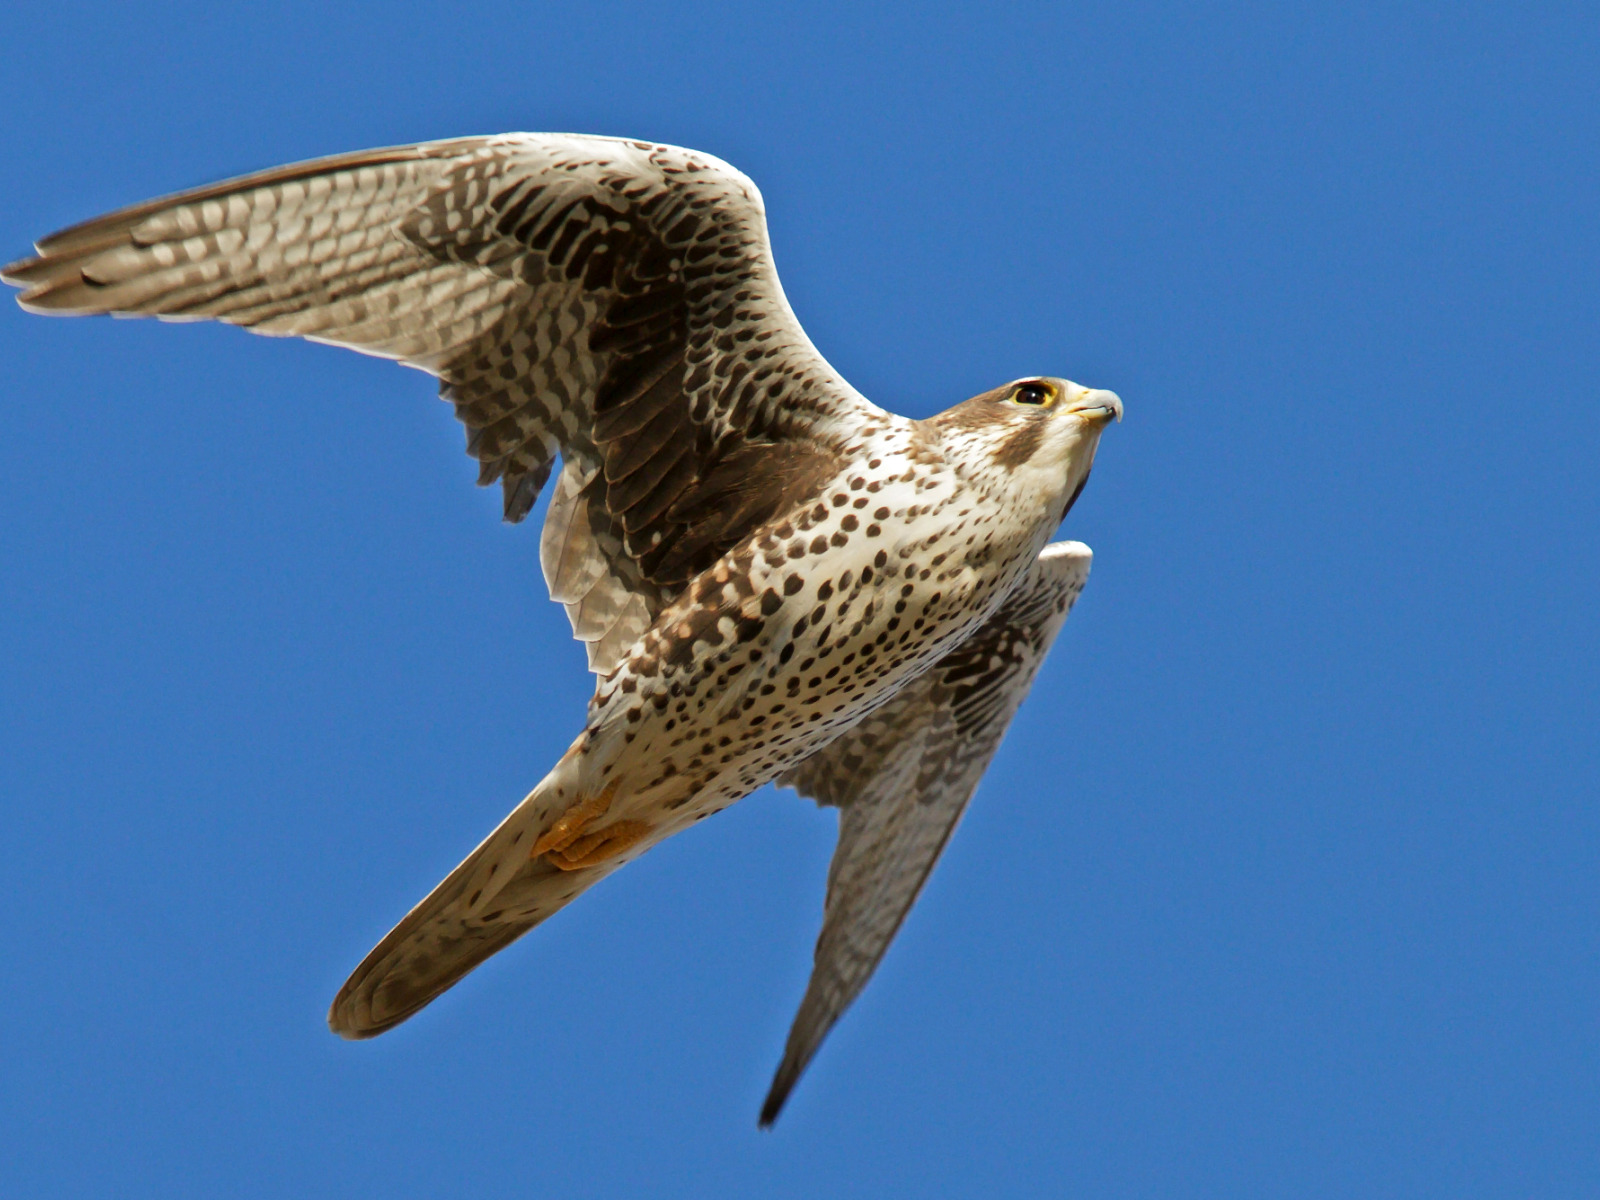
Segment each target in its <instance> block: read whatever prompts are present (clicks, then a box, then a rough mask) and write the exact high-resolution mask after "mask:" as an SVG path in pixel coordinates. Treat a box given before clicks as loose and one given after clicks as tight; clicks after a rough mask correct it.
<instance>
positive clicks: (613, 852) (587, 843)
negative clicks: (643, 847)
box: [545, 821, 651, 871]
mask: <svg viewBox="0 0 1600 1200" xmlns="http://www.w3.org/2000/svg"><path fill="white" fill-rule="evenodd" d="M650 830H651V826H649V825H646V824H645V823H644V822H643V821H618V822H617V823H616V824H615V825H607V826H606V827H605V828H604V829H602V830H600V832H598V833H591V834H587V835H585V836H584V837H581V838H578V839H577V840H576V841H574V842H573V843H571V844H570V845H568V846H563V847H562V848H561V849H559V850H550V851H547V852H546V853H545V858H546V859H548V860H549V862H550V865H551V866H553V867H558V868H560V869H561V870H563V871H581V870H583V868H584V867H592V866H594V865H596V864H597V863H603V862H605V860H606V859H608V858H615V857H616V856H617V855H619V854H621V853H622V852H623V851H624V850H626V849H627V848H628V847H629V846H631V845H633V844H634V843H635V842H637V841H639V840H640V839H641V838H643V837H645V836H646V835H647V834H648V833H649V832H650Z"/></svg>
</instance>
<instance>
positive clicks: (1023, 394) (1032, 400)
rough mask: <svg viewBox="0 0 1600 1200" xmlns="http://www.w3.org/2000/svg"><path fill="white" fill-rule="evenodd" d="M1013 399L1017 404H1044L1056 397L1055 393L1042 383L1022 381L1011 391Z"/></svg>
mask: <svg viewBox="0 0 1600 1200" xmlns="http://www.w3.org/2000/svg"><path fill="white" fill-rule="evenodd" d="M1011 399H1012V401H1013V402H1014V403H1017V404H1033V405H1044V404H1049V403H1050V401H1052V400H1054V399H1055V393H1054V392H1053V391H1051V389H1050V388H1049V387H1047V386H1046V385H1045V384H1042V383H1021V384H1018V385H1017V390H1016V391H1014V392H1012V393H1011Z"/></svg>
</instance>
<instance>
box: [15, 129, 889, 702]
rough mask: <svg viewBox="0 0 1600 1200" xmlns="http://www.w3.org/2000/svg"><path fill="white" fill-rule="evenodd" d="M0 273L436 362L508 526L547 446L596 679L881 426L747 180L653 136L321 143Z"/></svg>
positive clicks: (117, 302) (63, 293) (138, 306)
mask: <svg viewBox="0 0 1600 1200" xmlns="http://www.w3.org/2000/svg"><path fill="white" fill-rule="evenodd" d="M0 276H3V278H4V280H5V281H6V282H7V283H11V284H14V285H16V286H19V287H21V288H23V289H24V291H23V293H22V295H21V297H20V298H19V299H20V303H21V304H22V305H23V307H25V308H28V309H30V310H32V311H35V312H46V313H115V314H118V315H122V316H140V315H146V316H156V317H161V318H164V319H168V320H203V319H214V320H219V321H225V322H228V323H230V324H234V325H242V326H244V327H246V328H248V329H251V330H253V331H255V332H257V333H264V334H271V335H277V336H298V337H305V338H310V339H312V340H315V341H323V342H331V343H334V344H336V345H340V346H348V347H350V348H352V349H355V350H359V351H362V352H363V353H367V354H375V355H380V356H383V357H387V358H394V359H399V360H400V361H402V362H404V363H407V364H408V365H411V366H414V367H419V368H422V369H424V370H426V371H430V372H432V373H433V374H435V375H437V376H439V378H440V379H441V381H442V387H441V393H442V394H443V396H444V397H445V398H446V399H448V400H450V401H451V402H452V403H453V404H454V405H455V409H456V414H457V416H458V417H460V419H461V421H462V423H463V424H464V425H466V427H467V449H468V451H469V452H470V453H471V454H472V455H474V456H475V457H476V458H477V459H478V461H479V464H480V472H479V482H480V483H485V484H487V483H490V482H493V481H495V480H499V481H500V483H501V485H502V487H503V489H504V493H505V514H506V518H507V519H508V520H511V521H517V520H520V519H521V518H522V517H523V516H525V515H526V514H527V512H528V510H529V509H530V508H531V507H532V505H533V502H534V500H535V499H536V498H537V497H538V494H539V491H540V489H541V488H542V487H543V485H544V482H545V480H546V479H547V478H548V476H549V474H550V471H551V467H552V465H553V461H554V459H555V456H556V455H557V454H558V453H559V454H560V455H561V457H562V461H563V469H562V474H561V478H560V481H559V484H558V488H557V491H556V493H555V496H554V498H553V501H552V504H551V508H550V512H549V515H548V517H547V519H546V524H545V529H544V533H543V537H542V538H541V546H540V555H541V560H542V562H543V566H544V570H545V578H546V581H547V582H548V583H549V586H550V592H551V596H552V598H553V599H555V600H557V601H560V602H561V603H563V604H565V605H566V606H567V613H568V616H569V617H570V618H571V620H572V624H573V632H574V634H575V636H577V637H578V638H579V639H581V640H583V641H585V642H586V643H588V646H589V655H590V666H591V667H592V668H593V669H594V670H596V671H600V672H605V671H608V670H610V669H611V668H612V667H613V666H615V665H616V663H617V662H618V661H620V659H621V657H622V654H623V652H624V651H625V650H626V649H627V647H628V646H629V645H631V644H632V642H633V641H634V640H635V639H636V638H637V637H638V635H639V634H640V633H642V632H643V631H644V630H645V629H646V628H647V627H648V626H649V624H650V622H651V621H652V620H653V619H654V616H655V614H656V612H657V611H658V610H659V609H660V607H661V606H662V605H663V604H664V603H665V602H666V601H667V600H669V599H670V598H671V597H672V596H674V595H676V594H677V593H678V592H679V591H680V590H681V588H682V586H683V584H684V583H685V582H686V581H687V580H688V579H690V578H692V577H693V576H694V575H695V574H697V573H698V572H699V571H700V570H702V569H704V567H705V566H707V565H709V564H710V563H711V562H714V561H715V560H716V558H717V557H718V556H719V555H720V554H721V553H723V552H724V551H725V550H726V549H728V548H729V547H731V546H732V545H733V544H735V543H736V542H737V541H738V540H739V539H740V538H741V537H742V536H743V535H744V534H745V533H746V532H748V531H749V530H750V529H752V528H754V527H755V526H756V525H758V524H760V523H761V522H763V521H765V520H767V519H768V518H770V517H772V516H774V515H776V514H777V513H778V512H779V511H780V510H782V509H784V508H787V507H791V506H792V505H793V504H794V503H796V502H798V500H800V499H802V498H804V496H805V495H806V493H807V492H808V491H810V490H814V488H815V487H817V486H820V482H821V480H822V479H824V478H826V477H827V476H830V475H831V474H833V473H834V470H835V462H836V455H837V454H838V452H839V451H840V449H841V448H842V446H843V445H844V443H845V442H846V441H848V440H850V439H852V437H853V436H855V435H857V434H859V433H860V432H862V431H863V429H864V428H870V427H871V426H872V424H873V423H874V422H878V421H881V420H883V419H884V418H885V417H886V414H884V413H883V412H881V410H879V409H877V408H875V407H874V406H873V405H871V404H870V403H868V402H867V401H866V400H865V399H863V398H862V397H861V396H860V395H859V394H858V393H857V392H855V391H854V389H852V388H851V387H850V386H849V385H848V384H847V383H845V382H844V380H842V379H841V378H840V377H839V376H838V375H837V374H836V373H835V372H834V371H833V370H832V369H831V368H830V367H829V366H828V364H827V363H826V362H825V361H824V360H823V358H822V356H821V355H820V354H819V353H818V352H817V350H816V349H815V347H813V346H812V345H811V343H810V341H809V340H808V339H807V338H806V336H805V333H804V332H803V331H802V330H801V328H800V325H799V323H798V321H796V319H795V317H794V314H793V312H792V311H791V310H790V308H789V305H788V302H787V300H785V298H784V295H783V289H782V288H781V286H780V285H779V283H778V277H777V273H776V271H775V270H774V268H773V265H772V256H771V252H770V249H769V247H768V244H767V231H766V218H765V214H764V211H763V208H762V204H761V196H760V193H759V192H758V191H757V190H756V188H755V185H754V184H752V183H751V182H750V181H749V180H748V179H746V178H745V177H744V176H743V175H741V174H740V173H739V172H738V171H735V170H734V169H733V168H732V167H730V166H728V165H727V164H726V163H723V162H721V161H720V160H718V159H715V158H712V157H711V156H709V155H704V154H698V153H695V152H693V151H689V150H682V149H679V148H677V147H673V146H658V145H651V144H649V143H645V142H632V141H623V140H619V139H614V138H599V137H584V136H576V135H564V134H506V135H503V136H499V137H481V138H459V139H455V140H451V141H442V142H428V143H423V144H421V145H416V146H401V147H394V148H390V149H384V150H370V151H364V152H360V153H356V154H347V155H340V156H337V157H334V158H326V159H319V160H315V161H312V162H307V163H301V164H297V165H294V166H288V167H281V168H278V169H276V170H272V171H267V172H263V173H261V174H258V175H251V176H247V177H245V178H242V179H236V180H232V181H229V182H226V183H221V184H216V185H214V186H212V187H207V188H201V189H198V190H196V191H191V192H186V193H183V194H181V195H177V196H172V197H168V198H165V199H161V200H154V201H151V202H149V203H147V204H142V205H138V206H136V207H134V208H129V209H125V210H123V211H121V212H117V213H113V214H111V215H109V216H105V217H101V218H99V219H97V220H93V221H89V222H87V223H85V224H82V225H78V226H75V227H73V228H71V229H67V230H64V231H63V232H61V233H57V234H54V235H52V236H50V237H48V238H45V239H44V240H43V241H42V242H40V243H39V244H38V256H37V257H35V258H30V259H25V260H23V261H21V262H17V263H13V264H11V265H10V266H8V267H6V268H5V269H4V271H3V272H0Z"/></svg>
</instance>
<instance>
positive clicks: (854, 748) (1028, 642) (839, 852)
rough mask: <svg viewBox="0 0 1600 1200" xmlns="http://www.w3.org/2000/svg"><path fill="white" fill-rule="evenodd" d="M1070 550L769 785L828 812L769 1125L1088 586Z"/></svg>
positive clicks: (874, 955)
mask: <svg viewBox="0 0 1600 1200" xmlns="http://www.w3.org/2000/svg"><path fill="white" fill-rule="evenodd" d="M1090 557H1091V556H1090V552H1089V548H1088V547H1087V546H1085V545H1084V544H1083V543H1081V542H1057V543H1054V544H1053V545H1050V546H1046V547H1045V549H1044V552H1043V553H1042V554H1040V556H1039V558H1038V561H1037V562H1036V563H1035V564H1034V567H1033V570H1032V571H1031V572H1030V574H1029V575H1028V576H1027V577H1026V578H1025V579H1024V580H1023V581H1022V583H1020V584H1019V585H1018V586H1017V589H1016V591H1015V592H1013V593H1012V594H1011V596H1009V597H1008V598H1007V599H1006V601H1005V603H1004V604H1003V605H1002V606H1001V607H1000V609H999V611H997V612H996V613H995V614H994V616H992V617H991V618H990V619H989V620H988V621H987V622H986V623H985V624H984V625H982V626H981V627H980V628H979V629H978V631H977V632H976V633H974V634H973V635H972V636H970V637H969V638H967V640H966V641H964V642H962V643H961V644H960V645H959V646H957V647H956V648H955V649H954V650H952V651H951V652H950V653H949V654H948V655H946V656H945V657H944V658H943V659H942V660H940V662H939V663H938V664H937V665H936V666H934V667H933V668H932V669H931V670H929V671H928V672H927V674H925V675H923V676H922V677H921V678H919V679H917V680H916V681H915V682H913V683H912V684H910V685H909V686H908V687H907V688H906V689H905V690H904V691H903V692H901V693H900V694H899V695H898V696H896V697H895V698H894V699H893V700H891V701H890V702H889V703H888V704H886V705H884V707H882V708H880V709H879V710H878V711H877V712H875V713H873V714H872V715H871V716H869V717H868V718H867V719H866V720H865V721H863V722H862V723H861V724H860V725H858V726H857V727H856V728H855V729H853V730H852V731H851V732H850V733H848V734H846V735H845V736H844V737H842V738H840V739H839V740H838V741H836V742H834V743H832V744H831V745H829V746H827V747H825V748H824V749H822V750H821V751H819V752H818V753H816V754H814V755H813V756H812V757H811V758H809V759H807V760H806V761H805V762H803V763H801V764H800V765H799V766H798V767H796V768H794V769H793V770H791V771H789V772H788V773H787V774H786V775H784V776H783V777H782V778H780V779H779V781H778V782H779V783H780V784H784V785H787V786H792V787H794V788H795V789H796V790H797V791H799V792H800V793H802V794H803V795H807V796H810V797H812V798H813V799H815V800H816V801H817V802H818V803H819V804H826V805H835V806H837V807H838V808H839V809H840V816H839V845H838V847H837V849H835V851H834V854H833V862H832V864H831V865H830V866H829V868H828V896H827V901H826V903H825V907H824V913H823V921H822V934H821V936H820V937H818V939H817V948H816V954H815V965H814V967H813V969H812V972H811V982H810V983H809V984H808V985H807V987H806V994H805V998H804V999H803V1000H802V1001H801V1002H800V1011H799V1012H798V1013H797V1014H796V1015H795V1019H794V1025H793V1027H792V1028H791V1029H790V1031H789V1042H788V1045H787V1046H786V1047H785V1049H784V1054H783V1062H782V1063H781V1064H780V1065H779V1067H778V1072H777V1075H776V1076H775V1077H774V1079H773V1081H772V1089H771V1091H770V1092H768V1094H767V1099H766V1103H765V1104H763V1105H762V1108H761V1124H762V1125H771V1124H772V1122H773V1121H775V1120H776V1119H777V1117H778V1112H779V1110H780V1109H782V1107H783V1103H784V1101H785V1100H786V1099H787V1098H788V1095H789V1092H790V1091H791V1090H792V1089H793V1087H794V1085H795V1083H796V1082H797V1081H798V1080H799V1078H800V1075H801V1072H803V1071H804V1070H805V1068H806V1064H807V1063H809V1062H810V1061H811V1058H812V1056H813V1055H814V1054H816V1052H817V1048H818V1047H819V1046H821V1045H822V1040H823V1038H825V1037H826V1036H827V1034H828V1031H829V1030H830V1029H831V1028H832V1027H833V1024H834V1022H835V1021H837V1020H838V1019H839V1017H840V1015H841V1014H842V1013H843V1012H844V1010H845V1009H846V1008H847V1007H849V1005H850V1003H851V1002H852V1001H853V1000H854V999H855V998H856V997H857V996H858V995H860V993H861V989H862V988H864V987H865V986H866V984H867V980H868V979H870V978H871V977H872V972H873V971H874V970H876V969H877V966H878V963H879V961H880V960H881V959H882V958H883V955H884V952H885V951H886V950H888V948H889V943H890V942H891V941H892V940H893V939H894V935H895V933H896V932H897V931H898V930H899V928H900V923H901V922H902V921H904V920H905V917H906V913H908V912H909V911H910V910H911V905H912V904H913V903H914V902H915V900H916V898H917V893H918V892H920V891H921V890H922V885H923V883H924V882H926V881H927V878H928V874H929V872H930V871H932V870H933V865H934V863H935V862H937V861H938V859H939V853H940V851H942V850H943V849H944V845H945V842H947V841H948V840H949V838H950V834H951V831H952V830H954V829H955V826H956V822H957V821H959V820H960V819H961V813H962V810H963V809H965V808H966V805H967V801H968V800H969V799H970V798H971V796H972V793H973V791H974V790H975V789H976V788H977V786H978V780H979V779H980V778H981V777H982V775H983V772H984V770H985V769H986V768H987V767H988V765H989V760H990V759H992V758H993V757H994V753H995V750H996V749H998V748H999V745H1000V739H1001V738H1002V737H1003V736H1004V735H1005V731H1006V726H1008V725H1009V724H1010V723H1011V718H1012V717H1013V716H1014V715H1015V714H1016V711H1017V708H1018V706H1019V705H1021V703H1022V700H1023V697H1024V696H1026V695H1027V694H1028V688H1029V687H1030V686H1031V685H1032V683H1033V677H1034V674H1035V672H1037V671H1038V669H1039V664H1040V663H1041V662H1043V661H1044V656H1045V653H1046V651H1048V650H1049V648H1050V643H1051V642H1053V641H1054V640H1055V636H1056V634H1057V633H1058V632H1059V631H1060V629H1061V624H1062V622H1063V621H1065V620H1066V617H1067V612H1068V610H1069V609H1071V607H1072V603H1073V601H1074V600H1076V599H1077V598H1078V593H1079V592H1081V591H1082V590H1083V585H1084V583H1085V581H1086V580H1087V579H1088V577H1089V561H1090Z"/></svg>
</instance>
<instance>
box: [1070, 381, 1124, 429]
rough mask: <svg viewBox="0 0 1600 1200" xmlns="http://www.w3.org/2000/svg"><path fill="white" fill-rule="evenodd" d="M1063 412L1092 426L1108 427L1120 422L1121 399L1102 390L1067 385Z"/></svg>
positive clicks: (1113, 393)
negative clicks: (1112, 423)
mask: <svg viewBox="0 0 1600 1200" xmlns="http://www.w3.org/2000/svg"><path fill="white" fill-rule="evenodd" d="M1062 399H1063V400H1065V401H1066V406H1065V411H1067V412H1069V413H1072V414H1074V415H1075V416H1079V417H1082V418H1083V419H1084V420H1085V421H1088V422H1090V423H1092V424H1094V425H1097V426H1099V425H1108V424H1110V423H1111V422H1112V421H1120V420H1122V398H1121V397H1120V396H1118V395H1117V394H1116V393H1115V392H1108V391H1106V390H1105V389H1104V388H1086V387H1082V386H1080V385H1079V384H1076V383H1069V384H1067V394H1066V395H1065V396H1063V397H1062Z"/></svg>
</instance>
